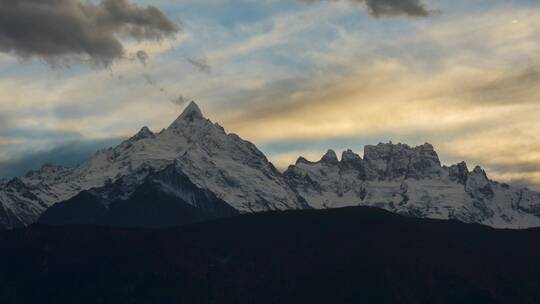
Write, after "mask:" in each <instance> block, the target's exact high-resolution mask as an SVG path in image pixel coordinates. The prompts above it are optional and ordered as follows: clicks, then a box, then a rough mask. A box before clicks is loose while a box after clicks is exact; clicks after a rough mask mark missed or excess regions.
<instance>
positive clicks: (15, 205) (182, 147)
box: [0, 102, 306, 228]
mask: <svg viewBox="0 0 540 304" xmlns="http://www.w3.org/2000/svg"><path fill="white" fill-rule="evenodd" d="M173 163H175V164H176V165H177V166H178V167H179V168H180V169H181V170H182V171H183V172H184V173H185V174H186V175H187V176H188V177H189V179H190V180H191V181H192V182H193V183H195V184H196V185H197V186H198V187H200V188H201V189H207V190H209V191H211V192H212V193H214V194H215V195H216V196H217V197H218V198H219V199H222V200H223V201H225V202H227V203H228V204H230V205H231V206H232V207H234V208H235V209H237V210H238V211H240V212H256V211H266V210H283V209H297V208H305V207H306V204H305V203H303V201H302V199H301V198H300V197H298V195H297V194H296V193H295V192H294V191H292V190H291V189H290V187H289V186H288V185H287V184H286V182H285V180H284V178H283V176H282V175H281V174H280V173H279V172H278V171H277V170H276V169H275V168H274V166H273V165H272V164H271V163H270V162H269V161H268V160H267V159H266V157H265V156H264V154H263V153H262V152H260V151H259V150H258V149H257V148H256V147H255V145H253V144H252V143H250V142H247V141H244V140H242V139H241V138H240V137H238V136H237V135H235V134H227V133H225V131H224V129H223V128H222V127H221V126H219V125H218V124H214V123H212V122H211V121H210V120H208V119H206V118H205V117H204V116H203V115H202V113H201V111H200V109H199V108H198V106H197V105H196V104H195V103H193V102H192V103H190V104H189V105H188V107H187V108H186V109H185V110H184V112H183V113H182V114H181V115H180V116H179V117H178V118H177V119H176V120H175V121H174V122H173V123H172V124H171V125H170V126H169V127H168V128H167V129H165V130H163V131H161V132H160V133H157V134H154V133H152V132H151V131H150V130H149V129H148V128H146V127H144V128H142V129H141V131H140V132H139V133H137V134H136V135H135V136H133V137H132V138H130V139H129V140H126V141H124V142H123V143H121V144H120V145H118V146H117V147H115V148H109V149H106V150H101V151H98V152H97V153H96V155H95V156H94V157H92V158H91V159H90V160H89V161H87V162H85V163H83V164H82V165H80V166H78V167H75V168H64V167H56V166H52V165H46V166H44V167H42V168H41V169H40V170H38V171H36V172H30V173H28V174H27V175H26V176H25V177H20V178H15V179H13V180H11V181H9V182H7V183H4V184H3V185H0V227H5V228H14V227H19V226H24V225H27V224H30V223H33V222H34V221H36V220H37V218H38V217H39V216H40V215H41V213H43V211H44V210H46V209H47V208H48V207H50V206H51V205H53V204H55V203H57V202H61V201H65V200H67V199H70V198H72V197H74V196H75V195H77V194H78V193H80V192H81V191H83V190H88V189H91V188H96V187H102V186H103V185H105V184H107V183H112V182H114V181H116V180H118V179H120V178H122V177H125V176H131V175H134V177H133V178H132V180H133V181H134V182H136V181H140V180H142V179H143V178H144V176H142V177H137V176H138V175H140V174H141V172H146V171H147V170H141V168H151V169H153V170H154V171H159V170H161V169H163V168H165V167H166V166H168V165H170V164H173Z"/></svg>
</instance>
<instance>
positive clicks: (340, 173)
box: [284, 143, 540, 228]
mask: <svg viewBox="0 0 540 304" xmlns="http://www.w3.org/2000/svg"><path fill="white" fill-rule="evenodd" d="M284 175H285V177H286V179H287V181H288V183H289V184H290V185H291V187H292V188H293V189H295V190H296V191H297V192H298V193H299V194H300V195H301V196H302V197H304V198H305V199H306V201H307V202H308V204H309V205H310V206H311V207H313V208H335V207H344V206H357V205H365V206H376V207H380V208H384V209H387V210H390V211H393V212H397V213H401V214H406V215H411V216H415V217H428V218H440V219H449V218H453V219H459V220H461V221H464V222H470V223H482V224H486V225H489V226H493V227H505V228H524V227H534V226H540V194H539V193H535V192H533V191H530V190H527V189H519V188H515V187H512V186H509V185H506V184H501V183H498V182H495V181H491V180H489V179H488V178H487V176H486V173H485V172H484V171H483V170H482V169H481V168H480V167H476V168H474V170H472V171H471V172H469V170H468V168H467V165H466V164H465V163H460V164H457V165H453V166H450V167H446V166H441V164H440V161H439V158H438V156H437V153H436V152H435V151H434V149H433V147H432V146H431V145H429V144H424V145H422V146H418V147H414V148H411V147H409V146H407V145H403V144H392V143H389V144H379V145H376V146H366V147H365V150H364V159H362V158H361V157H360V156H359V155H357V154H355V153H354V152H352V151H350V150H348V151H345V152H343V154H342V157H341V161H340V160H338V158H337V156H336V154H335V152H334V151H332V150H330V151H328V152H327V153H326V154H325V155H324V156H323V157H322V159H321V160H320V161H318V162H309V161H307V160H306V159H304V158H299V159H298V161H297V162H296V164H295V165H293V166H290V167H289V168H288V169H287V171H286V172H285V174H284Z"/></svg>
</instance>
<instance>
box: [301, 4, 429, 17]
mask: <svg viewBox="0 0 540 304" xmlns="http://www.w3.org/2000/svg"><path fill="white" fill-rule="evenodd" d="M299 1H301V2H306V3H314V2H320V1H336V0H299ZM347 1H349V2H353V3H359V4H364V5H366V7H367V9H368V11H369V13H370V14H371V15H373V16H375V17H384V16H399V15H404V16H410V17H427V16H429V15H431V13H432V12H431V11H430V10H428V8H427V7H426V4H425V3H424V1H423V0H347Z"/></svg>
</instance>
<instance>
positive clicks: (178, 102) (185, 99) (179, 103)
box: [171, 95, 191, 106]
mask: <svg viewBox="0 0 540 304" xmlns="http://www.w3.org/2000/svg"><path fill="white" fill-rule="evenodd" d="M190 100H191V99H190V98H188V97H185V96H183V95H180V96H178V97H176V98H172V99H171V102H172V103H173V104H175V105H177V106H183V105H184V104H186V103H188V102H189V101H190Z"/></svg>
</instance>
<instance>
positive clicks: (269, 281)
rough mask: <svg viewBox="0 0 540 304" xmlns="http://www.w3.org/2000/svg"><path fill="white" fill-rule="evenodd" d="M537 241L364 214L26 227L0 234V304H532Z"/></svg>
mask: <svg viewBox="0 0 540 304" xmlns="http://www.w3.org/2000/svg"><path fill="white" fill-rule="evenodd" d="M539 238H540V230H539V229H531V230H496V229H492V228H489V227H486V226H481V225H474V224H463V223H460V222H458V221H453V220H451V221H442V220H430V219H417V218H411V217H405V216H400V215H397V214H393V213H390V212H387V211H384V210H381V209H377V208H368V207H350V208H340V209H330V210H298V211H285V212H269V213H258V214H249V215H242V216H236V217H232V218H227V219H220V220H215V221H210V222H205V223H199V224H195V225H190V226H187V227H183V228H176V229H158V230H144V229H125V228H110V227H109V228H104V227H96V226H62V227H50V226H31V227H28V228H25V229H20V230H15V231H9V232H0V244H1V250H0V303H2V304H11V303H16V304H19V303H25V304H33V303H36V304H37V303H39V304H48V303H51V304H52V303H54V304H58V303H73V302H76V303H81V304H85V303H104V304H107V303H114V304H116V303H200V304H206V303H221V304H227V303H231V304H232V303H234V304H243V303H261V304H266V303H268V304H270V303H310V304H312V303H313V304H315V303H325V304H326V303H333V304H342V303H343V304H344V303H381V304H385V303H389V304H390V303H391V304H396V303H398V304H399V303H403V304H411V303H415V304H416V303H417V304H428V303H437V304H445V303H448V304H454V303H471V304H488V303H489V304H507V303H512V304H522V303H523V304H528V303H540V266H539V265H540V264H539V261H540V244H539V243H538V241H537V240H538V239H539ZM74 299H76V300H74Z"/></svg>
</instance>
